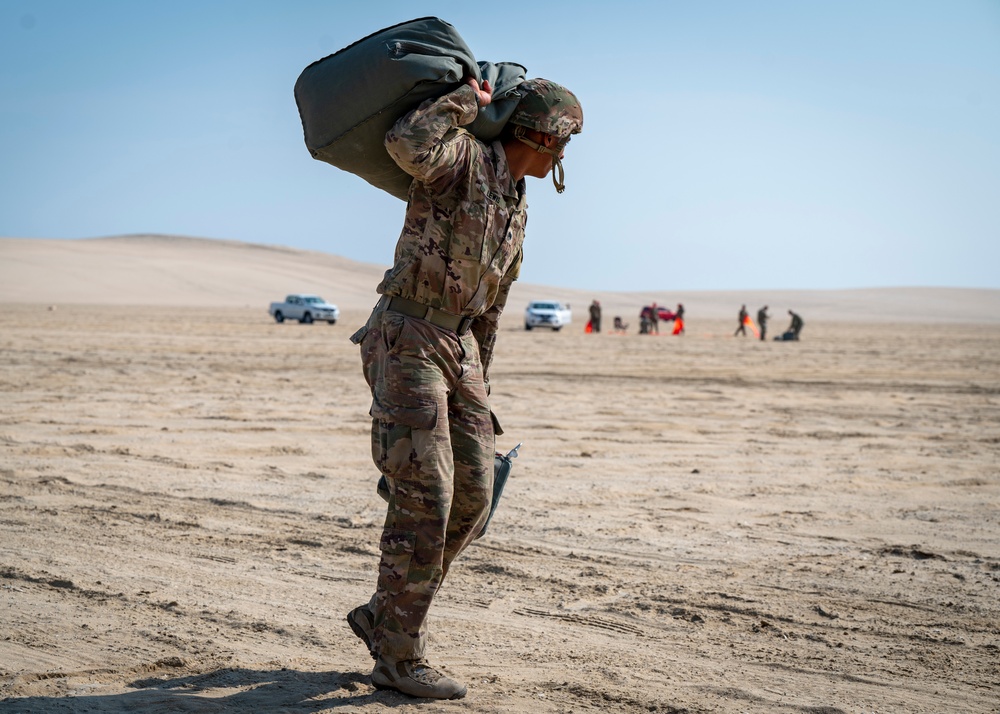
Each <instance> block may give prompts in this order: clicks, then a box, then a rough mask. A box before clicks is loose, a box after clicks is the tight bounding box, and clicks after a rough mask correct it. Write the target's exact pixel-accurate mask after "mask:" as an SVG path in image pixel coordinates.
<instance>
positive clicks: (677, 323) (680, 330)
mask: <svg viewBox="0 0 1000 714" xmlns="http://www.w3.org/2000/svg"><path fill="white" fill-rule="evenodd" d="M674 334H675V335H683V334H684V305H682V304H681V303H677V312H675V313H674Z"/></svg>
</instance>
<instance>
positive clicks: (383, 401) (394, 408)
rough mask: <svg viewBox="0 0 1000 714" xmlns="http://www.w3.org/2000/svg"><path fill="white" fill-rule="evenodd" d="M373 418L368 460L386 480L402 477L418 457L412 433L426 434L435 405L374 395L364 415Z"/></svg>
mask: <svg viewBox="0 0 1000 714" xmlns="http://www.w3.org/2000/svg"><path fill="white" fill-rule="evenodd" d="M368 413H369V414H370V415H371V417H372V419H373V422H372V424H373V428H372V460H373V461H374V462H375V465H376V466H378V468H379V471H381V472H382V473H383V474H385V475H386V476H389V477H395V478H398V477H401V476H403V477H405V474H406V472H407V471H408V470H409V469H410V466H411V465H412V464H413V463H414V462H415V461H417V460H418V458H419V456H418V454H417V453H416V450H415V449H414V447H413V430H414V429H423V430H425V431H429V430H431V429H433V428H434V427H435V426H436V425H437V418H438V406H437V403H436V402H434V401H432V400H429V399H422V398H420V397H414V396H411V395H408V394H395V393H392V392H388V393H384V394H381V395H379V394H376V395H375V397H374V399H372V407H371V409H370V410H369V412H368Z"/></svg>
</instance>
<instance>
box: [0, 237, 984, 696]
mask: <svg viewBox="0 0 1000 714" xmlns="http://www.w3.org/2000/svg"><path fill="white" fill-rule="evenodd" d="M208 254H211V258H208V257H206V256H207V255H208ZM199 270H200V271H201V272H199ZM380 271H381V268H379V267H378V266H366V265H361V264H352V263H350V262H349V261H343V260H342V259H339V258H334V257H332V256H329V257H327V258H323V259H320V257H318V256H317V255H316V254H310V253H305V252H297V251H291V250H282V249H277V248H266V247H261V246H246V245H242V244H235V243H225V242H205V241H193V240H192V241H189V240H187V239H177V240H168V239H165V238H156V237H151V238H150V237H147V238H130V239H116V240H106V241H103V242H101V241H95V242H86V241H83V242H80V241H34V240H27V241H25V240H16V239H0V613H2V615H0V712H39V713H48V712H69V711H72V712H99V713H107V714H112V713H118V712H177V711H182V712H243V711H262V712H265V711H266V712H336V713H338V714H339V713H340V712H345V713H346V712H383V711H389V710H392V711H398V712H416V711H421V712H448V711H456V712H457V711H472V712H485V713H493V712H495V713H501V712H513V713H515V714H543V713H549V712H552V713H566V712H690V713H701V712H725V713H729V712H732V713H736V712H812V713H816V714H818V713H823V714H835V713H840V712H844V713H851V714H854V713H862V712H864V713H870V712H878V713H880V714H881V713H884V714H890V713H891V714H896V713H899V712H927V713H935V714H937V713H940V712H974V713H979V712H992V713H996V712H1000V321H998V319H997V317H996V316H997V315H998V314H1000V309H998V308H1000V291H945V290H940V289H939V290H932V289H918V288H914V289H907V290H902V289H900V290H883V291H878V290H872V291H845V292H840V293H838V292H828V293H820V292H818V291H816V292H809V291H799V292H795V293H789V292H784V293H779V292H775V293H766V291H765V292H761V293H755V294H749V293H747V294H740V293H731V294H722V293H712V294H708V293H706V294H697V293H692V294H671V293H670V292H669V291H664V292H662V293H657V294H653V293H650V294H646V295H631V294H611V293H607V294H603V293H602V294H594V295H591V294H590V293H584V292H572V291H566V290H558V289H551V290H547V291H546V290H545V288H543V287H539V286H518V291H519V292H518V293H517V294H516V296H517V298H516V300H512V306H511V308H510V310H509V313H508V314H507V315H505V317H504V322H503V324H502V326H501V334H500V336H499V340H498V346H497V356H496V360H495V363H494V366H493V370H492V387H493V391H492V395H491V399H492V403H493V407H494V409H495V411H496V412H497V414H498V416H499V419H500V421H501V422H502V424H503V427H504V429H505V433H504V434H503V435H502V436H500V437H498V440H497V448H498V450H500V451H507V450H508V449H510V448H511V447H513V446H514V445H515V444H517V443H518V442H523V446H522V448H521V451H520V456H519V457H518V458H517V459H516V461H515V462H514V470H513V474H512V476H511V479H510V481H509V483H508V485H507V490H506V492H505V494H504V497H503V500H502V502H501V503H500V506H499V509H498V511H497V515H496V518H495V519H494V520H493V522H492V523H491V524H490V528H489V532H488V533H487V534H486V535H485V536H484V537H483V538H482V539H480V540H478V541H477V542H476V543H475V544H474V545H473V546H472V547H470V549H469V550H468V551H467V553H466V554H465V555H464V557H463V558H462V559H461V560H460V561H459V563H458V564H457V565H456V566H455V568H454V569H453V570H452V572H451V573H450V574H449V576H448V579H447V581H446V582H445V585H444V587H443V589H442V591H441V593H440V595H439V596H438V598H437V599H436V601H435V605H434V608H433V609H432V614H431V622H430V630H431V638H430V652H429V655H430V658H431V660H432V662H434V663H435V664H438V665H441V666H442V667H443V668H444V669H445V670H446V671H447V672H448V673H449V674H451V675H452V676H454V677H456V678H458V679H461V680H462V681H464V682H465V683H466V684H468V686H469V694H468V696H467V697H466V698H465V699H464V700H460V701H455V702H430V701H424V700H412V699H408V698H406V697H404V696H402V695H399V694H396V693H392V692H385V691H380V690H376V689H374V688H373V687H372V686H371V684H370V681H369V674H370V671H371V666H372V662H371V659H370V658H369V656H368V654H367V652H366V651H365V650H364V648H363V646H362V645H361V644H360V642H359V641H358V640H357V639H356V638H355V637H354V635H353V634H352V633H351V632H350V630H349V629H348V627H347V626H346V623H345V622H344V615H345V614H346V612H347V611H348V610H349V609H350V608H352V607H354V606H355V605H357V604H359V603H360V602H362V601H364V600H365V599H367V598H368V596H369V595H370V594H371V590H372V587H373V584H374V579H375V574H376V568H377V561H378V550H377V542H378V536H379V533H380V530H381V523H382V518H383V516H384V507H383V503H382V501H381V500H380V499H379V497H378V496H377V494H376V492H375V482H376V478H377V474H376V472H375V471H374V467H373V466H372V464H371V459H370V454H369V446H368V431H369V426H370V419H369V417H368V416H367V412H368V407H369V402H370V395H369V393H368V391H367V387H366V385H365V384H364V381H363V379H362V377H361V373H360V365H359V358H358V353H357V348H356V347H355V346H354V345H352V344H351V343H350V341H349V340H348V337H349V336H350V334H351V333H352V332H353V331H354V330H355V329H356V327H357V326H358V325H360V324H361V323H362V322H363V321H364V320H365V319H366V317H367V311H366V307H367V306H370V304H371V303H372V302H373V301H374V300H373V299H372V296H373V295H374V291H373V288H374V284H375V282H377V279H378V275H379V273H380ZM297 290H310V291H316V292H321V293H322V294H324V295H325V296H326V297H328V298H329V299H331V300H332V301H333V302H337V303H338V304H340V305H341V308H342V310H343V313H342V316H341V320H340V321H339V322H338V324H336V325H334V326H329V325H325V324H313V325H300V324H298V323H289V322H286V323H284V324H276V323H275V322H273V321H272V320H270V318H269V317H268V315H267V313H266V307H267V304H266V302H267V300H277V299H280V298H281V297H282V296H283V295H284V294H285V293H286V292H294V291H297ZM540 291H541V292H540ZM542 292H544V294H542ZM529 294H531V295H532V296H535V295H537V296H539V297H549V296H556V297H558V298H560V299H570V298H572V299H573V304H574V310H575V314H576V321H575V322H574V324H573V325H572V326H570V327H568V328H566V329H564V330H562V331H561V332H550V331H543V330H534V331H531V332H526V331H525V330H524V329H523V325H522V322H521V311H522V310H523V302H524V300H525V299H526V296H527V295H529ZM591 297H599V298H600V299H601V300H602V303H604V304H605V305H606V306H607V307H606V310H605V329H604V331H603V332H602V333H601V334H592V335H587V334H584V333H583V329H582V327H583V322H584V320H583V319H582V318H583V313H584V312H585V307H586V304H587V303H588V302H589V300H590V299H591ZM649 299H659V300H660V301H661V302H663V303H665V304H671V303H672V302H676V301H681V300H683V301H684V303H685V305H686V306H687V307H688V320H687V327H686V334H685V335H683V336H678V337H674V336H669V335H662V336H644V335H638V334H637V331H636V321H635V320H634V319H631V318H630V319H629V320H628V321H629V322H631V323H632V325H631V327H630V329H629V331H628V333H626V334H624V335H619V334H612V333H610V332H609V329H608V328H609V326H610V316H611V315H612V314H615V312H618V311H621V312H622V313H623V314H624V315H626V316H627V317H628V316H629V315H630V313H629V312H627V311H628V310H632V308H633V306H634V305H633V303H634V302H635V301H636V300H649ZM741 301H742V302H747V303H748V308H750V309H751V313H754V312H756V308H757V307H759V306H760V304H761V303H762V302H764V301H768V302H769V304H770V305H771V311H772V314H774V319H773V322H772V324H771V332H772V333H777V332H779V331H781V330H783V329H784V327H785V325H786V324H787V317H786V313H785V312H784V310H785V309H786V308H787V307H795V308H798V309H799V311H800V312H801V313H802V314H803V317H804V318H805V320H806V326H805V329H804V331H803V335H802V340H801V341H800V342H797V343H784V342H773V341H770V340H768V341H764V342H761V341H758V340H754V339H752V338H746V339H745V338H742V337H734V336H733V334H732V332H733V330H734V329H735V327H736V310H738V308H739V305H740V302H741ZM803 305H805V306H807V307H805V308H803V307H802V306H803ZM633 312H634V311H633Z"/></svg>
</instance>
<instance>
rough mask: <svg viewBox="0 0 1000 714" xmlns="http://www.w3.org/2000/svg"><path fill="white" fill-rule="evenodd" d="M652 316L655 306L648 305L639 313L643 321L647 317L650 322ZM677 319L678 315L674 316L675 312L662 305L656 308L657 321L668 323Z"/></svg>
mask: <svg viewBox="0 0 1000 714" xmlns="http://www.w3.org/2000/svg"><path fill="white" fill-rule="evenodd" d="M652 314H653V306H652V305H646V307H644V308H642V310H641V311H640V312H639V319H640V320H641V319H642V318H644V317H645V318H646V319H647V320H648V319H649V318H650V317H651V316H652ZM675 317H676V315H675V314H674V311H673V310H670V309H669V308H666V307H663V306H662V305H657V306H656V319H657V320H659V321H660V322H667V321H668V320H673V319H674V318H675Z"/></svg>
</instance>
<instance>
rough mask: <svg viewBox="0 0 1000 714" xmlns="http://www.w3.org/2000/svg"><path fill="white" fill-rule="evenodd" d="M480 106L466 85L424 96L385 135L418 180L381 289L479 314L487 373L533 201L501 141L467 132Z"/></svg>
mask: <svg viewBox="0 0 1000 714" xmlns="http://www.w3.org/2000/svg"><path fill="white" fill-rule="evenodd" d="M478 111H479V107H478V104H477V102H476V96H475V93H474V92H473V90H472V88H471V87H468V86H465V85H463V86H462V87H460V88H459V89H456V90H455V91H454V92H451V93H450V94H446V95H444V96H443V97H440V98H438V99H430V100H428V101H426V102H424V103H423V104H421V105H420V106H419V107H417V109H415V110H414V111H412V112H410V113H409V114H407V115H406V116H404V117H402V118H401V119H400V120H399V121H397V122H396V124H395V126H393V127H392V129H391V130H389V133H388V134H386V137H385V147H386V150H387V151H388V152H389V154H390V155H391V156H392V158H393V159H394V160H395V161H396V163H397V164H399V166H400V167H401V168H402V169H403V170H404V171H406V172H407V173H408V174H410V175H411V176H413V178H414V181H413V183H412V184H411V185H410V194H409V197H408V202H407V206H406V219H405V222H404V224H403V231H402V233H401V234H400V236H399V242H397V243H396V255H395V259H394V263H393V266H392V268H390V269H389V270H387V271H386V273H385V277H384V278H383V280H382V282H381V283H380V284H379V286H378V292H379V293H381V294H383V295H393V296H399V297H403V298H408V299H410V300H416V301H417V302H420V303H423V304H425V305H429V306H431V307H433V308H436V309H441V310H444V311H445V312H449V313H452V314H454V315H466V316H469V317H473V318H474V319H473V321H472V332H473V334H474V335H475V337H476V340H477V341H478V343H479V350H480V357H481V358H482V362H483V372H484V374H486V375H488V374H489V364H490V362H491V361H492V356H493V344H494V342H495V341H496V331H497V323H498V321H499V319H500V313H501V312H502V311H503V308H504V305H505V304H506V302H507V295H508V293H509V291H510V286H511V284H512V283H513V282H514V280H515V279H516V278H517V276H518V273H519V272H520V267H521V246H522V243H523V242H524V226H525V222H526V220H527V202H526V200H525V192H524V181H523V180H522V181H519V182H517V183H515V182H514V180H513V179H512V177H511V175H510V171H509V170H508V167H507V158H506V155H505V154H504V150H503V147H502V146H501V144H500V142H493V143H492V144H491V145H486V144H485V143H483V142H481V141H479V140H478V139H476V137H474V136H473V135H472V134H471V133H469V132H468V131H466V130H465V129H462V127H463V126H464V125H466V124H469V123H471V122H472V121H473V120H474V119H475V118H476V114H477V113H478ZM487 379H488V377H487Z"/></svg>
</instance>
